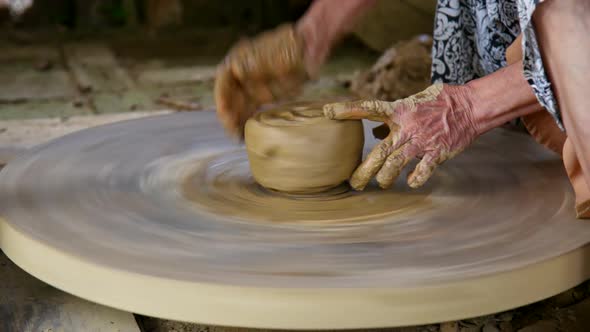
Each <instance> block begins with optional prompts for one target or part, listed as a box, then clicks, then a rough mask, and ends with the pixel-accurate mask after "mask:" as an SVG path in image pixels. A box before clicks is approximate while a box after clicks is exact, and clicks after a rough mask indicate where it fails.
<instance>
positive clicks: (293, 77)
mask: <svg viewBox="0 0 590 332" xmlns="http://www.w3.org/2000/svg"><path fill="white" fill-rule="evenodd" d="M308 77H309V75H308V72H307V71H306V66H305V62H304V41H303V37H302V36H301V34H300V33H298V32H297V31H296V30H295V28H294V26H293V25H290V24H286V25H282V26H279V27H278V28H276V29H274V30H271V31H267V32H264V33H262V34H261V35H259V36H257V37H255V38H253V39H244V40H241V41H239V42H238V43H237V44H236V45H235V46H234V47H233V48H232V49H231V50H230V51H229V53H228V54H227V56H226V57H225V59H224V61H223V62H222V63H221V65H220V66H219V67H218V71H217V78H216V82H215V102H216V105H217V114H218V118H219V120H220V121H221V123H222V125H223V126H224V127H225V129H226V131H227V132H228V133H229V134H230V135H232V136H236V137H238V138H242V136H243V129H244V125H245V123H246V120H248V119H249V118H250V117H251V116H252V115H253V114H254V112H255V111H256V109H257V108H258V107H259V106H260V105H262V104H265V103H268V102H271V101H273V100H276V99H280V98H284V97H290V96H293V95H295V94H297V93H298V92H299V91H300V88H301V86H302V85H303V83H304V82H305V81H306V80H307V79H308Z"/></svg>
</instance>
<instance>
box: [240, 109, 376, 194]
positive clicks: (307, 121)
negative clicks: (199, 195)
mask: <svg viewBox="0 0 590 332" xmlns="http://www.w3.org/2000/svg"><path fill="white" fill-rule="evenodd" d="M322 106H323V105H322V104H303V105H301V104H294V105H292V106H285V107H283V108H278V109H274V110H269V111H266V112H260V113H258V114H256V115H255V116H254V117H252V118H251V119H249V120H248V122H246V128H245V141H246V151H247V152H248V159H249V161H250V168H251V171H252V175H253V176H254V179H255V180H256V181H257V182H258V183H259V184H260V185H262V186H263V187H266V188H268V189H272V190H277V191H282V192H286V193H292V194H312V193H318V192H322V191H326V190H329V189H332V188H334V187H337V186H339V185H341V184H342V183H344V182H345V181H346V180H348V179H349V178H350V176H351V175H352V173H353V171H354V170H355V169H356V167H357V166H358V165H359V163H360V161H361V159H362V152H363V145H364V133H363V125H362V122H361V121H360V120H346V121H338V120H330V119H328V118H326V117H324V114H323V112H322Z"/></svg>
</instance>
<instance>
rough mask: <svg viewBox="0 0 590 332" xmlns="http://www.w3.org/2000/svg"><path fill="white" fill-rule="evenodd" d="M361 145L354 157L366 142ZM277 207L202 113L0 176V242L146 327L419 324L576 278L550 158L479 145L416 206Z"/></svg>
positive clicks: (556, 288) (77, 144)
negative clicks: (156, 321) (146, 320)
mask: <svg viewBox="0 0 590 332" xmlns="http://www.w3.org/2000/svg"><path fill="white" fill-rule="evenodd" d="M366 129H367V135H366V137H367V140H368V142H367V143H368V144H367V147H366V148H367V149H366V150H367V151H368V150H369V148H370V147H371V146H372V144H374V141H372V140H371V135H370V134H369V133H368V130H369V129H370V128H366ZM404 178H405V174H404V176H402V179H400V181H398V183H397V184H396V186H395V187H394V188H393V189H392V190H389V191H381V190H378V189H377V188H376V186H373V187H371V188H368V189H367V191H366V192H363V193H356V192H351V191H346V190H343V189H342V188H339V189H337V190H336V191H335V192H332V194H331V195H325V194H324V195H317V196H305V197H300V196H286V195H280V194H276V193H273V192H270V191H267V190H265V189H263V188H261V187H259V186H258V185H256V184H255V183H254V180H253V179H252V177H251V176H250V173H249V168H248V162H247V158H246V154H245V152H244V150H243V148H242V147H239V146H236V145H235V144H234V143H232V142H230V141H229V140H227V139H226V138H225V136H224V134H223V132H222V130H221V129H220V127H219V125H218V124H217V121H216V118H215V114H214V113H212V112H211V113H208V112H200V113H177V114H172V115H164V116H156V117H151V118H145V119H140V120H131V121H125V122H121V123H117V124H112V125H107V126H102V127H96V128H93V129H88V130H84V131H82V132H79V133H75V134H72V135H68V136H65V137H63V138H60V139H58V140H55V141H53V142H50V143H48V144H46V145H44V146H41V147H38V148H36V149H33V150H32V151H29V152H27V153H25V154H24V155H21V156H20V157H19V158H17V159H16V160H14V162H11V163H10V164H9V165H8V166H6V168H5V169H4V170H2V172H1V173H0V195H1V196H0V197H1V198H2V199H1V202H0V215H2V217H3V218H4V221H3V222H1V223H0V225H1V228H0V244H1V246H2V249H3V250H4V251H5V253H6V254H7V255H8V256H9V257H10V258H11V259H12V260H13V261H14V262H15V263H17V264H18V265H20V266H21V267H22V268H23V269H25V270H26V271H28V272H29V273H31V274H33V275H34V276H36V277H38V278H39V279H41V280H44V281H45V282H47V283H49V284H52V285H54V286H56V287H58V288H61V289H63V290H65V291H67V292H70V293H72V294H75V295H78V296H80V297H83V298H87V299H89V300H91V301H94V302H98V303H102V304H105V305H109V306H113V307H116V308H121V309H125V310H129V311H133V312H136V313H141V314H148V315H152V316H157V317H163V318H170V319H177V320H184V321H193V322H201V323H208V324H221V325H238V326H246V327H275V328H367V327H380V326H394V325H408V324H422V323H430V322H440V321H447V320H453V319H460V318H465V317H472V316H477V315H482V314H487V313H491V312H497V311H501V310H506V309H510V308H512V307H515V306H519V305H523V304H526V303H529V302H533V301H537V300H540V299H542V298H544V297H548V296H551V295H553V294H556V293H558V292H560V291H563V290H565V289H567V288H570V287H572V286H574V285H576V284H577V283H580V282H582V281H584V280H585V279H587V278H588V277H590V268H589V266H588V264H587V262H588V259H587V258H588V257H589V256H590V250H589V249H587V247H584V246H585V245H586V244H587V243H588V242H589V241H590V224H589V223H587V222H583V221H580V220H576V219H575V214H574V197H573V193H572V191H571V188H570V185H569V183H568V181H567V178H566V176H565V173H564V171H563V167H562V166H561V162H560V160H559V159H558V157H556V156H554V155H552V154H551V153H549V152H546V151H545V150H544V149H543V148H542V147H540V146H537V145H536V144H535V143H534V142H533V141H532V140H530V139H529V138H528V137H526V136H523V135H521V134H517V133H512V132H508V131H505V130H502V129H498V130H496V131H493V132H491V133H489V134H487V135H485V136H484V137H482V138H481V139H480V140H478V141H477V142H476V143H475V144H474V146H472V147H471V148H470V149H468V150H467V151H466V152H464V153H463V154H462V155H460V156H458V157H457V158H456V159H454V160H452V161H449V162H448V163H447V164H445V165H444V166H443V167H441V168H440V169H439V170H438V171H437V173H436V175H435V176H434V177H433V178H432V179H431V180H430V182H429V183H428V184H427V185H426V186H425V187H424V188H422V189H420V190H410V189H408V188H407V186H406V185H405V184H404V182H403V180H404Z"/></svg>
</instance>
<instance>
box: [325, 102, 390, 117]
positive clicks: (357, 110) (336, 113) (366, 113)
mask: <svg viewBox="0 0 590 332" xmlns="http://www.w3.org/2000/svg"><path fill="white" fill-rule="evenodd" d="M395 106H396V105H395V104H394V103H390V102H386V101H381V100H361V101H352V102H344V103H332V104H326V105H324V115H325V116H326V117H327V118H328V119H333V120H360V119H367V120H372V121H382V122H385V121H387V119H388V118H389V117H390V116H391V114H392V112H393V110H394V108H395Z"/></svg>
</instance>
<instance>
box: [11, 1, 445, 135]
mask: <svg viewBox="0 0 590 332" xmlns="http://www.w3.org/2000/svg"><path fill="white" fill-rule="evenodd" d="M310 3H311V1H309V0H285V1H273V0H251V1H238V0H226V1H205V0H36V1H34V5H33V6H32V7H31V8H30V9H29V10H28V11H26V12H25V13H24V14H23V15H21V16H19V17H14V16H12V15H11V14H10V13H9V12H8V10H3V11H0V26H1V27H2V29H0V49H1V50H2V51H1V52H0V120H11V119H33V118H54V117H59V118H62V119H67V118H69V117H71V116H78V115H98V114H106V113H120V112H143V111H158V110H164V109H168V110H198V109H210V108H211V107H213V106H214V104H213V100H212V96H211V92H212V85H213V81H214V70H215V65H216V64H217V63H218V62H219V61H220V59H221V58H222V57H223V55H224V54H225V52H226V51H227V50H228V48H229V47H231V45H232V44H233V43H234V42H235V41H237V40H238V39H239V38H242V37H245V36H253V35H256V34H257V33H259V32H261V31H263V30H266V29H270V28H273V27H275V26H277V25H278V24H280V23H283V22H295V21H296V20H297V19H298V18H299V17H301V15H303V13H304V12H305V11H306V9H307V8H308V7H309V5H310ZM434 8H435V1H433V0H403V1H381V2H380V3H379V5H378V6H377V8H375V10H374V11H373V12H372V13H370V14H369V15H368V17H367V18H366V19H364V20H363V21H362V22H361V23H360V24H359V25H358V26H357V27H356V29H355V33H354V34H352V35H351V36H349V37H348V38H347V39H346V40H344V41H343V42H342V43H341V45H340V46H339V47H338V48H337V49H336V50H335V51H334V54H333V56H332V57H331V58H330V61H329V62H328V63H327V64H326V66H324V67H323V70H322V75H321V76H320V79H319V80H317V81H315V82H312V83H310V84H309V85H308V87H307V88H306V90H305V93H304V94H303V95H302V96H301V97H300V98H301V99H306V100H308V99H310V98H311V99H317V98H331V97H333V96H343V95H344V96H346V95H350V92H351V89H350V86H351V80H352V78H353V77H354V75H359V74H360V73H361V72H363V71H367V70H368V69H369V68H370V67H371V66H372V65H373V64H374V63H375V61H376V60H377V59H378V58H379V56H381V55H382V54H383V51H385V50H386V49H388V48H389V47H391V46H392V45H394V44H395V43H396V42H398V41H402V40H406V39H409V38H412V37H413V36H416V35H419V34H423V33H431V31H432V25H433V17H434V16H433V14H434ZM426 61H429V60H428V59H426ZM426 65H428V64H424V66H426ZM421 75H422V76H424V74H421ZM0 138H1V136H0Z"/></svg>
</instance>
